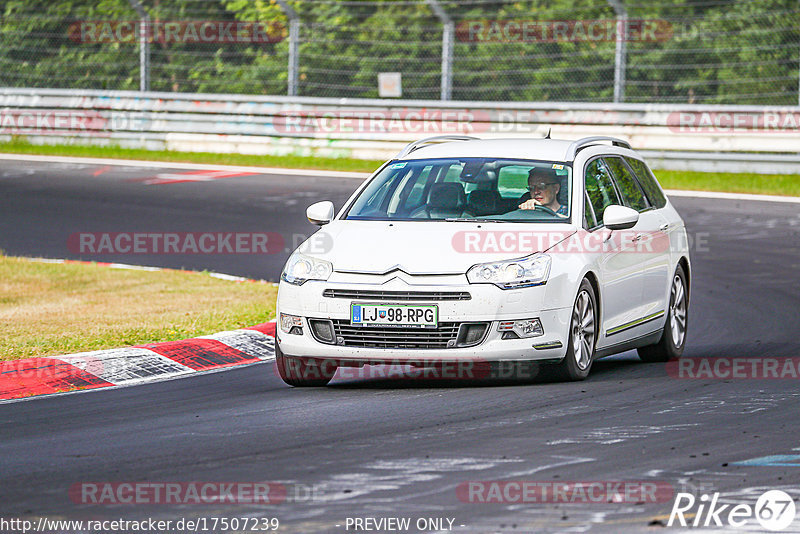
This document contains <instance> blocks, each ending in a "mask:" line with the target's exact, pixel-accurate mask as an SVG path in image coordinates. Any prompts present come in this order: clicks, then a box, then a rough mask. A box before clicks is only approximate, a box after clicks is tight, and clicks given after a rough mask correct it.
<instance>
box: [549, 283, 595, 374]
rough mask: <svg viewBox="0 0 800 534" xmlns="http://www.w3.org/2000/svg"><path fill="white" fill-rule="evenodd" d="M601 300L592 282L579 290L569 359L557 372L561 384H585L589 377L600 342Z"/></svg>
mask: <svg viewBox="0 0 800 534" xmlns="http://www.w3.org/2000/svg"><path fill="white" fill-rule="evenodd" d="M596 332H597V298H596V297H595V294H594V289H593V288H592V285H591V284H590V283H589V281H588V280H586V279H584V280H583V282H581V285H580V287H579V288H578V296H577V297H575V304H574V305H573V307H572V319H571V321H570V327H569V340H568V343H567V355H566V356H564V359H563V360H562V361H561V363H559V364H558V365H557V366H556V368H555V369H554V371H555V375H556V377H557V378H560V379H561V380H583V379H584V378H586V377H587V376H589V371H591V369H592V361H594V349H595V342H596V339H597V335H596Z"/></svg>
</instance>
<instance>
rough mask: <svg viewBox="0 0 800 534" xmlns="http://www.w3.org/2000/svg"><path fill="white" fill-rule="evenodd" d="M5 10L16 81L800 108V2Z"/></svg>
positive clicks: (4, 63) (399, 2) (4, 65)
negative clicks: (386, 82) (386, 81)
mask: <svg viewBox="0 0 800 534" xmlns="http://www.w3.org/2000/svg"><path fill="white" fill-rule="evenodd" d="M635 2H641V3H635ZM0 6H2V8H0V9H1V11H0V14H2V22H1V23H0V85H2V86H6V87H54V88H87V89H118V90H122V89H128V90H138V89H150V90H153V91H169V92H207V93H243V94H265V95H285V94H290V95H300V96H314V97H367V98H373V97H379V96H381V93H380V92H379V83H378V78H379V73H400V76H401V78H400V87H399V88H400V89H401V94H402V97H403V98H410V99H436V100H438V99H440V98H444V99H453V100H485V101H582V102H611V101H617V102H664V103H698V104H702V103H708V104H754V105H798V103H800V2H798V0H758V1H754V0H692V1H683V2H681V1H678V2H667V1H665V0H654V1H653V2H651V3H643V2H642V0H577V1H573V0H551V1H544V0H539V1H522V0H521V1H508V0H463V1H458V2H456V1H447V0H395V1H390V0H385V1H375V0H363V1H362V0H272V1H271V2H261V1H259V2H251V1H248V0H100V1H89V0H63V1H58V0H0ZM393 81H396V79H395V80H393ZM390 85H391V84H390ZM387 89H398V87H396V86H392V87H388V86H387Z"/></svg>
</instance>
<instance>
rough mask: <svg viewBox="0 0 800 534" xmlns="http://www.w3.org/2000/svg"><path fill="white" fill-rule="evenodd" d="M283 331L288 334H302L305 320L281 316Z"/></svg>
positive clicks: (284, 314)
mask: <svg viewBox="0 0 800 534" xmlns="http://www.w3.org/2000/svg"><path fill="white" fill-rule="evenodd" d="M281 330H283V331H284V332H286V333H287V334H302V333H303V320H302V319H301V318H300V317H298V316H296V315H289V314H287V313H282V314H281Z"/></svg>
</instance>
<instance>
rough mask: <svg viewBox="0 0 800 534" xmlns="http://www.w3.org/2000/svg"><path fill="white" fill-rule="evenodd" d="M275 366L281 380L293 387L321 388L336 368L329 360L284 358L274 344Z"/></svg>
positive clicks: (331, 376) (334, 372)
mask: <svg viewBox="0 0 800 534" xmlns="http://www.w3.org/2000/svg"><path fill="white" fill-rule="evenodd" d="M275 365H276V366H277V367H278V374H279V375H280V377H281V379H282V380H283V381H284V382H286V383H287V384H289V385H290V386H294V387H322V386H325V385H327V384H328V382H330V381H331V379H332V378H333V375H334V374H336V369H337V366H336V365H335V364H334V363H333V362H332V361H331V360H316V359H314V358H300V357H295V356H285V355H284V354H283V352H281V348H280V346H278V344H277V343H276V344H275Z"/></svg>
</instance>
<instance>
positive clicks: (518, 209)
mask: <svg viewBox="0 0 800 534" xmlns="http://www.w3.org/2000/svg"><path fill="white" fill-rule="evenodd" d="M533 209H534V210H542V211H543V212H545V213H549V214H550V215H553V216H554V217H558V214H557V213H556V212H555V211H553V210H551V209H550V208H548V207H547V206H542V205H541V204H536V205H535V206H534V207H533ZM514 211H530V210H524V209H521V208H517V209H516V210H514ZM512 213H513V212H512Z"/></svg>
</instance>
